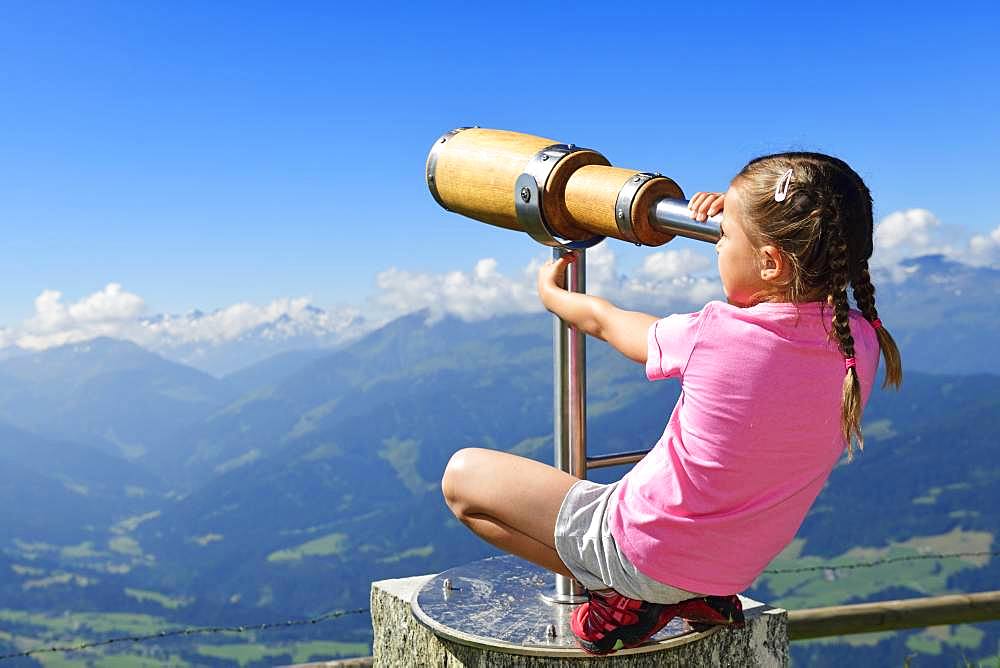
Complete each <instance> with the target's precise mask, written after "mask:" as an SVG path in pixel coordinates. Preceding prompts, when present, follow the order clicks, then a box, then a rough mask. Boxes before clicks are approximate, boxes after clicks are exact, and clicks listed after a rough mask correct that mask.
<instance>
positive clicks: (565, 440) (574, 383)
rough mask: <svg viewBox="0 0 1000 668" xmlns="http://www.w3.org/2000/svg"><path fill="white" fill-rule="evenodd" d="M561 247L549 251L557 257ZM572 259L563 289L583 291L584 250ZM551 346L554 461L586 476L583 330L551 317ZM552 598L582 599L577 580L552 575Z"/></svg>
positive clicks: (564, 601)
mask: <svg viewBox="0 0 1000 668" xmlns="http://www.w3.org/2000/svg"><path fill="white" fill-rule="evenodd" d="M565 253H566V251H565V250H562V249H559V248H555V249H553V250H552V257H553V259H558V258H560V257H562V256H563V255H564V254H565ZM575 253H576V261H574V262H573V263H572V264H570V265H569V266H568V268H567V270H566V289H567V290H569V291H570V292H579V293H584V292H586V289H587V282H586V281H587V270H586V251H584V250H578V251H575ZM552 343H553V347H554V351H553V352H554V353H555V354H554V356H553V357H554V359H555V365H554V377H553V388H554V402H553V404H554V405H553V415H554V430H553V444H554V450H555V453H554V460H555V466H556V468H558V469H559V470H561V471H566V472H567V473H569V474H571V475H574V476H576V477H577V478H586V477H587V401H586V397H587V357H586V342H585V339H584V334H583V332H581V331H579V330H578V329H576V328H575V327H570V326H569V325H567V324H566V323H565V322H563V320H562V319H561V318H559V317H558V316H554V323H553V329H552ZM552 600H554V601H557V602H559V603H580V602H582V601H585V600H586V597H585V595H584V589H583V587H581V586H580V583H579V582H577V581H576V580H573V579H572V578H568V577H565V576H563V575H556V589H555V595H554V596H552Z"/></svg>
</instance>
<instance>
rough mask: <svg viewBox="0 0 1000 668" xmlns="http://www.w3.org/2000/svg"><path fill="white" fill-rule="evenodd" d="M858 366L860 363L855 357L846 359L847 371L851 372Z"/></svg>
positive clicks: (845, 367)
mask: <svg viewBox="0 0 1000 668" xmlns="http://www.w3.org/2000/svg"><path fill="white" fill-rule="evenodd" d="M857 364H858V361H857V359H855V358H854V357H845V358H844V369H845V370H846V371H850V370H851V369H853V368H854V367H856V366H857Z"/></svg>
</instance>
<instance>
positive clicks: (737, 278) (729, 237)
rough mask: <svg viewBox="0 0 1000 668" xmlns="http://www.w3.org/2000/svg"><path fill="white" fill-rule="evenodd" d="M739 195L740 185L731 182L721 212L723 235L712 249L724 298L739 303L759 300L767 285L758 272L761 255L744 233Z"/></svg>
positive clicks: (732, 302)
mask: <svg viewBox="0 0 1000 668" xmlns="http://www.w3.org/2000/svg"><path fill="white" fill-rule="evenodd" d="M740 197H741V194H740V191H739V188H738V187H737V186H735V185H730V186H729V190H727V191H726V200H725V206H724V207H723V213H722V237H721V238H720V239H719V241H718V243H716V244H715V252H716V253H717V254H718V256H719V275H720V276H721V277H722V289H723V290H724V291H725V293H726V300H727V301H728V302H729V303H730V304H732V305H733V306H741V307H742V306H752V305H753V304H755V303H757V302H758V301H760V299H759V298H758V297H759V295H760V294H762V293H766V292H767V289H768V287H769V286H768V284H767V282H765V281H764V279H763V278H762V276H761V269H762V268H763V266H762V261H764V257H762V254H761V252H760V250H759V249H758V248H757V247H756V246H755V245H754V244H753V243H752V242H751V241H750V237H749V236H748V235H747V231H746V224H745V221H744V220H743V202H742V200H741V199H740Z"/></svg>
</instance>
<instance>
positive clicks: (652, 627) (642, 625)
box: [569, 590, 682, 654]
mask: <svg viewBox="0 0 1000 668" xmlns="http://www.w3.org/2000/svg"><path fill="white" fill-rule="evenodd" d="M681 605H682V604H680V603H678V604H675V605H663V604H660V603H649V602H647V601H639V600H636V599H634V598H627V597H625V596H622V595H621V594H619V593H618V592H616V591H613V590H609V591H606V592H590V600H589V601H587V602H586V603H583V604H581V605H579V606H577V608H576V610H574V611H573V615H572V616H571V617H570V624H569V625H570V628H571V629H572V630H573V635H575V636H576V641H577V644H578V645H579V646H580V647H581V648H582V649H583V651H585V652H587V653H588V654H611V653H612V652H614V651H616V650H619V649H626V648H629V647H638V646H639V645H641V644H642V643H644V642H646V641H647V640H649V638H650V637H652V636H653V635H654V634H655V633H656V632H657V631H659V630H660V629H662V628H663V627H664V626H666V625H667V622H669V621H670V620H671V619H673V618H674V617H676V616H677V614H678V612H679V610H680V606H681Z"/></svg>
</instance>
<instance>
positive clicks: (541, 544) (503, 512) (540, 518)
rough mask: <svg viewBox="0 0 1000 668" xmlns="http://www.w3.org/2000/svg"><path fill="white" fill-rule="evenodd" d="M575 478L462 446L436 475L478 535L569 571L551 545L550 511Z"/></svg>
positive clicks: (522, 460)
mask: <svg viewBox="0 0 1000 668" xmlns="http://www.w3.org/2000/svg"><path fill="white" fill-rule="evenodd" d="M576 481H577V478H574V477H573V476H571V475H570V474H568V473H565V472H563V471H560V470H559V469H557V468H553V467H551V466H548V465H546V464H541V463H539V462H536V461H534V460H532V459H527V458H525V457H518V456H517V455H511V454H509V453H506V452H498V451H496V450H485V449H482V448H465V449H462V450H459V451H458V452H456V453H455V454H454V455H453V456H452V458H451V461H449V462H448V467H447V468H446V469H445V472H444V477H443V478H442V480H441V489H442V491H443V492H444V498H445V501H446V502H447V504H448V507H449V508H451V511H452V512H453V513H455V517H457V518H458V519H459V520H460V521H461V522H462V523H463V524H465V525H466V526H467V527H469V528H470V529H472V531H473V532H475V533H476V535H478V536H479V537H480V538H482V539H484V540H485V541H487V542H489V543H491V544H492V545H495V546H496V547H499V548H500V549H502V550H504V551H506V552H510V553H512V554H516V555H517V556H519V557H521V558H522V559H527V560H528V561H530V562H532V563H535V564H538V565H539V566H543V567H544V568H547V569H549V570H551V571H554V572H556V573H560V574H562V575H566V576H569V577H572V574H571V573H570V572H569V569H568V568H566V565H565V564H564V563H563V562H562V559H560V558H559V554H558V553H557V552H556V549H555V539H554V534H555V527H556V515H557V514H558V513H559V507H560V506H561V505H562V501H563V497H565V496H566V492H567V491H569V488H570V487H572V486H573V483H575V482H576Z"/></svg>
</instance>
